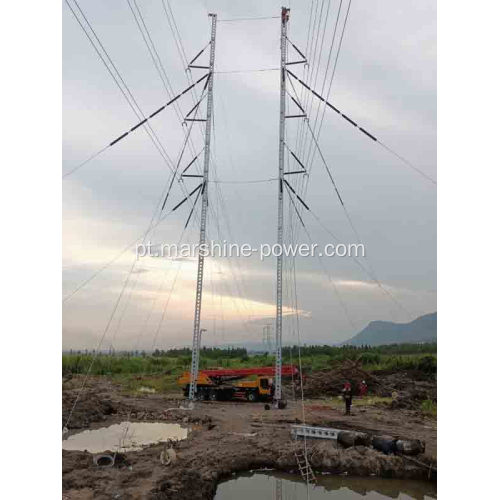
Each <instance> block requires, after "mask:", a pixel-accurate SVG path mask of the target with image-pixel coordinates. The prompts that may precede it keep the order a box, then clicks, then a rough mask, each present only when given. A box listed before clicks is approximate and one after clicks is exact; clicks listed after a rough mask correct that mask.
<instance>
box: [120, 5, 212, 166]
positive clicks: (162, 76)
mask: <svg viewBox="0 0 500 500" xmlns="http://www.w3.org/2000/svg"><path fill="white" fill-rule="evenodd" d="M133 1H134V5H135V8H136V9H137V13H138V14H139V17H140V19H141V21H142V26H141V24H140V23H139V21H138V19H137V17H136V15H135V12H134V10H133V8H132V6H131V4H130V0H127V2H128V3H129V6H130V10H131V11H132V14H133V15H134V18H135V20H136V24H137V27H138V28H139V31H140V32H141V35H142V38H143V40H144V42H145V43H146V46H147V48H148V51H149V53H150V56H151V58H152V59H153V63H154V66H155V68H156V71H157V73H158V75H159V76H160V79H161V80H162V83H163V86H164V87H165V90H166V92H167V95H168V96H169V98H170V97H173V95H174V91H173V87H172V84H171V83H170V79H169V78H168V75H167V72H166V70H165V67H164V66H163V63H162V60H161V57H160V55H159V53H158V51H157V49H156V46H155V43H154V41H153V39H152V37H151V34H150V32H149V29H148V27H147V25H146V21H145V20H144V17H143V15H142V13H141V10H140V8H139V6H138V4H137V2H136V0H133ZM143 27H144V29H143ZM144 31H145V33H144ZM179 37H180V34H179ZM146 38H147V39H146ZM148 40H149V43H148ZM150 45H151V47H150ZM209 45H210V42H209V43H208V44H207V45H206V46H205V47H204V48H203V49H202V50H201V51H200V52H199V53H198V55H197V56H196V58H198V57H199V56H200V55H201V54H202V53H203V52H204V50H205V49H206V48H207V47H208V46H209ZM153 52H154V54H153ZM155 55H156V60H157V61H158V62H156V60H155ZM196 58H195V59H196ZM188 83H190V84H192V83H193V81H192V79H190V78H188ZM191 88H192V89H194V87H191ZM194 92H195V95H196V91H194ZM195 100H197V96H196V99H195ZM200 102H201V100H200V101H198V105H199V103H200ZM175 111H176V114H177V118H178V120H179V123H180V124H181V128H182V129H183V131H184V128H183V127H182V125H183V123H184V122H183V114H182V110H181V108H180V106H179V104H178V103H176V105H175ZM188 115H189V113H188ZM186 117H187V116H186ZM184 133H185V131H184ZM189 147H190V150H191V153H192V154H193V155H194V154H195V153H194V146H193V144H192V140H191V138H189ZM197 161H198V159H196V162H197Z"/></svg>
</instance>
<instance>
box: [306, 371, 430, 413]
mask: <svg viewBox="0 0 500 500" xmlns="http://www.w3.org/2000/svg"><path fill="white" fill-rule="evenodd" d="M362 380H365V381H366V382H367V384H368V391H369V393H370V394H374V395H375V396H380V397H391V396H395V400H394V401H393V402H392V404H393V406H392V407H393V408H406V409H417V408H418V407H420V403H421V402H422V401H424V400H426V399H429V400H431V401H436V400H437V383H436V377H435V375H433V374H431V375H429V374H426V373H420V372H416V373H415V372H413V371H412V372H406V371H398V372H394V371H379V372H372V373H369V372H366V371H365V370H363V369H362V368H361V366H360V364H359V363H357V362H348V363H344V364H343V365H341V366H340V367H338V368H336V369H333V370H322V371H318V372H314V373H312V374H311V375H309V376H308V377H307V378H306V382H305V385H304V395H305V396H306V397H312V398H314V397H335V396H338V395H340V394H341V393H342V389H343V387H344V383H345V382H346V381H349V382H350V383H351V384H352V388H353V393H354V395H355V396H356V395H358V387H359V384H360V382H361V381H362Z"/></svg>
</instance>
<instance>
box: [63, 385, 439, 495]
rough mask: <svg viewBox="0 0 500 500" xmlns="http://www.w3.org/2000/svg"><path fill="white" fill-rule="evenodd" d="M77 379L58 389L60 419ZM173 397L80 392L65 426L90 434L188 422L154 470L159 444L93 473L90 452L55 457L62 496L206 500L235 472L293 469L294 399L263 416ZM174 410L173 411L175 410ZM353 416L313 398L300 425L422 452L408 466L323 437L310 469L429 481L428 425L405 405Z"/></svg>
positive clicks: (106, 388) (311, 452)
mask: <svg viewBox="0 0 500 500" xmlns="http://www.w3.org/2000/svg"><path fill="white" fill-rule="evenodd" d="M80 383H81V380H80V381H79V380H78V379H76V380H73V381H71V384H64V385H63V421H65V420H66V419H65V418H64V417H65V415H66V417H67V415H68V412H69V411H70V408H71V406H72V404H73V402H74V398H75V397H76V394H77V391H78V387H79V384H80ZM179 403H180V401H179V400H178V399H174V398H171V397H168V396H166V395H160V394H140V395H127V394H124V393H123V391H122V390H121V388H120V386H118V385H116V384H114V383H113V382H112V381H111V380H109V379H106V378H102V377H101V378H97V377H96V378H93V379H91V380H90V381H89V383H88V389H86V390H85V392H84V393H83V394H82V395H81V397H80V400H79V402H78V404H77V406H76V408H77V411H75V412H74V414H73V415H74V417H75V418H73V417H72V419H71V423H70V425H69V427H70V429H76V428H99V427H103V426H108V425H111V424H113V423H119V422H121V421H123V420H130V421H137V422H139V421H151V422H162V421H163V422H179V423H183V424H185V425H189V427H190V428H191V432H190V433H189V435H188V438H187V439H185V440H182V441H179V442H176V443H171V444H169V445H167V446H169V447H173V448H174V450H175V453H176V461H175V463H171V464H170V465H163V464H162V462H161V460H160V455H161V453H162V451H164V449H165V445H164V444H158V445H153V446H150V447H148V448H145V449H143V450H140V451H134V452H129V453H126V454H124V455H123V456H121V460H119V461H118V463H117V465H115V466H114V467H107V468H104V467H97V466H96V465H94V463H93V457H92V455H91V454H90V453H86V452H80V451H63V452H62V453H63V474H62V479H63V492H64V495H65V498H67V499H82V500H83V499H109V498H117V499H170V498H172V499H173V498H175V499H179V500H183V499H188V498H189V499H211V498H213V497H214V495H215V491H216V488H217V484H218V482H219V481H221V480H223V479H227V478H228V477H231V475H232V474H233V473H236V472H240V471H248V470H255V469H261V468H272V469H276V470H281V471H296V470H297V463H296V458H295V452H301V451H303V443H302V442H295V441H294V440H293V439H292V438H291V435H290V424H294V423H297V422H300V420H301V418H302V408H301V405H300V403H297V404H296V405H295V404H294V403H293V402H290V403H289V406H288V407H287V408H286V409H285V410H265V408H264V404H262V403H246V402H225V403H223V402H213V403H212V402H198V403H197V404H196V407H195V409H194V410H192V411H185V410H179V409H177V407H178V406H179ZM174 408H175V409H174ZM353 413H354V414H353V415H351V416H344V415H343V414H342V412H341V410H340V409H334V408H331V407H330V406H328V405H326V404H325V402H324V401H322V400H307V401H306V402H305V416H306V421H307V423H308V424H311V425H320V426H327V427H334V428H340V429H352V430H358V431H362V432H366V433H369V434H371V435H389V436H393V437H396V436H397V437H400V438H405V439H421V440H424V441H425V443H426V451H425V454H422V455H419V456H418V457H416V459H417V462H419V463H418V464H417V463H415V462H412V461H411V460H409V459H407V458H405V457H401V456H396V455H385V454H383V453H381V452H378V451H376V450H374V449H373V448H370V447H365V446H355V447H351V448H346V449H343V448H339V447H337V445H336V443H334V442H331V441H326V440H316V441H313V440H308V456H309V460H310V462H311V465H312V467H313V468H314V469H315V470H317V471H322V472H328V473H332V474H339V473H348V474H351V475H356V476H368V475H375V476H378V477H391V478H403V479H428V478H429V477H430V476H431V477H434V476H433V475H432V474H430V473H432V469H429V468H427V467H426V465H432V464H433V465H434V466H435V459H436V456H437V451H436V421H435V420H433V419H429V418H426V417H424V416H423V415H421V414H420V413H419V412H417V411H414V410H411V409H406V408H391V407H389V406H387V405H385V406H370V405H366V406H363V405H362V406H359V407H358V406H356V407H355V408H354V409H353Z"/></svg>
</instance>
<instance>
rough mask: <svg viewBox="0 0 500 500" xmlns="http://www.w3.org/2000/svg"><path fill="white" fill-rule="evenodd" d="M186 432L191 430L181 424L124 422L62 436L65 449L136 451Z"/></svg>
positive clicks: (176, 439) (179, 436)
mask: <svg viewBox="0 0 500 500" xmlns="http://www.w3.org/2000/svg"><path fill="white" fill-rule="evenodd" d="M187 434H188V430H187V429H186V428H185V427H181V426H180V425H179V424H165V423H160V422H121V423H119V424H114V425H110V426H109V427H101V428H100V429H89V430H85V431H83V432H78V433H77V434H72V435H71V436H69V437H68V438H66V439H63V442H62V447H63V450H79V451H85V450H87V451H88V452H90V453H102V452H103V451H107V450H109V451H120V452H125V451H137V450H141V449H142V448H144V447H145V446H148V445H150V444H155V443H162V442H164V441H168V440H175V441H178V440H180V439H185V438H186V437H187Z"/></svg>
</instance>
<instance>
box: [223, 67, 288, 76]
mask: <svg viewBox="0 0 500 500" xmlns="http://www.w3.org/2000/svg"><path fill="white" fill-rule="evenodd" d="M279 70H280V68H262V69H235V70H231V71H214V73H216V74H218V75H220V74H228V73H259V72H261V71H279Z"/></svg>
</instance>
